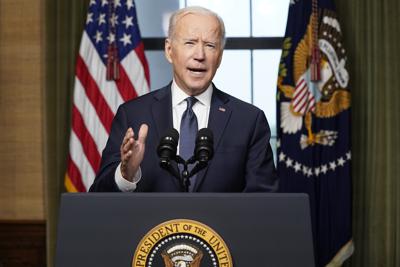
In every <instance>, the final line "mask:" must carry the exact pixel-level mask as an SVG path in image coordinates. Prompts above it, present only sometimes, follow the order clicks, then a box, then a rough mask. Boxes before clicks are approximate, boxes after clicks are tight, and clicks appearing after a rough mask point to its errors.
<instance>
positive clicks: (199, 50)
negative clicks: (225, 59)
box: [194, 44, 205, 61]
mask: <svg viewBox="0 0 400 267" xmlns="http://www.w3.org/2000/svg"><path fill="white" fill-rule="evenodd" d="M204 58H205V53H204V46H203V45H201V44H198V45H197V46H196V48H195V51H194V59H196V60H199V61H203V60H204Z"/></svg>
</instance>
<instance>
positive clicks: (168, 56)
mask: <svg viewBox="0 0 400 267" xmlns="http://www.w3.org/2000/svg"><path fill="white" fill-rule="evenodd" d="M164 53H165V58H166V59H167V60H168V62H169V63H171V64H172V44H171V39H169V38H166V39H165V44H164Z"/></svg>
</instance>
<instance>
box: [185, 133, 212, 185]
mask: <svg viewBox="0 0 400 267" xmlns="http://www.w3.org/2000/svg"><path fill="white" fill-rule="evenodd" d="M213 155H214V136H213V133H212V132H211V130H210V129H207V128H203V129H200V130H199V132H198V133H197V137H196V143H195V147H194V155H193V157H192V158H191V159H190V160H189V162H188V163H195V162H197V163H196V165H195V166H194V167H193V169H192V171H191V172H190V173H189V175H188V177H191V176H193V175H195V174H196V173H197V172H199V171H201V170H202V169H204V168H205V167H207V164H208V161H209V160H211V159H212V157H213Z"/></svg>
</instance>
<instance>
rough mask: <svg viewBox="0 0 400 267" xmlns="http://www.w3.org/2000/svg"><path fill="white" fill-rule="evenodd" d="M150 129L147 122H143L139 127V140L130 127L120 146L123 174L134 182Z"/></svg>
mask: <svg viewBox="0 0 400 267" xmlns="http://www.w3.org/2000/svg"><path fill="white" fill-rule="evenodd" d="M148 130H149V127H148V126H147V125H146V124H142V125H141V126H140V129H139V135H138V138H137V140H135V133H134V132H133V130H132V128H129V129H128V130H127V131H126V133H125V136H124V140H123V141H122V144H121V148H120V151H121V175H122V177H124V178H125V179H126V180H128V181H131V182H132V180H133V178H134V175H135V173H136V172H137V170H138V169H139V166H140V163H141V162H142V160H143V155H144V150H145V142H146V138H147V132H148Z"/></svg>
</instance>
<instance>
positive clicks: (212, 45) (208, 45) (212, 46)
mask: <svg viewBox="0 0 400 267" xmlns="http://www.w3.org/2000/svg"><path fill="white" fill-rule="evenodd" d="M206 46H207V47H208V48H215V47H216V45H215V44H207V45H206Z"/></svg>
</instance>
